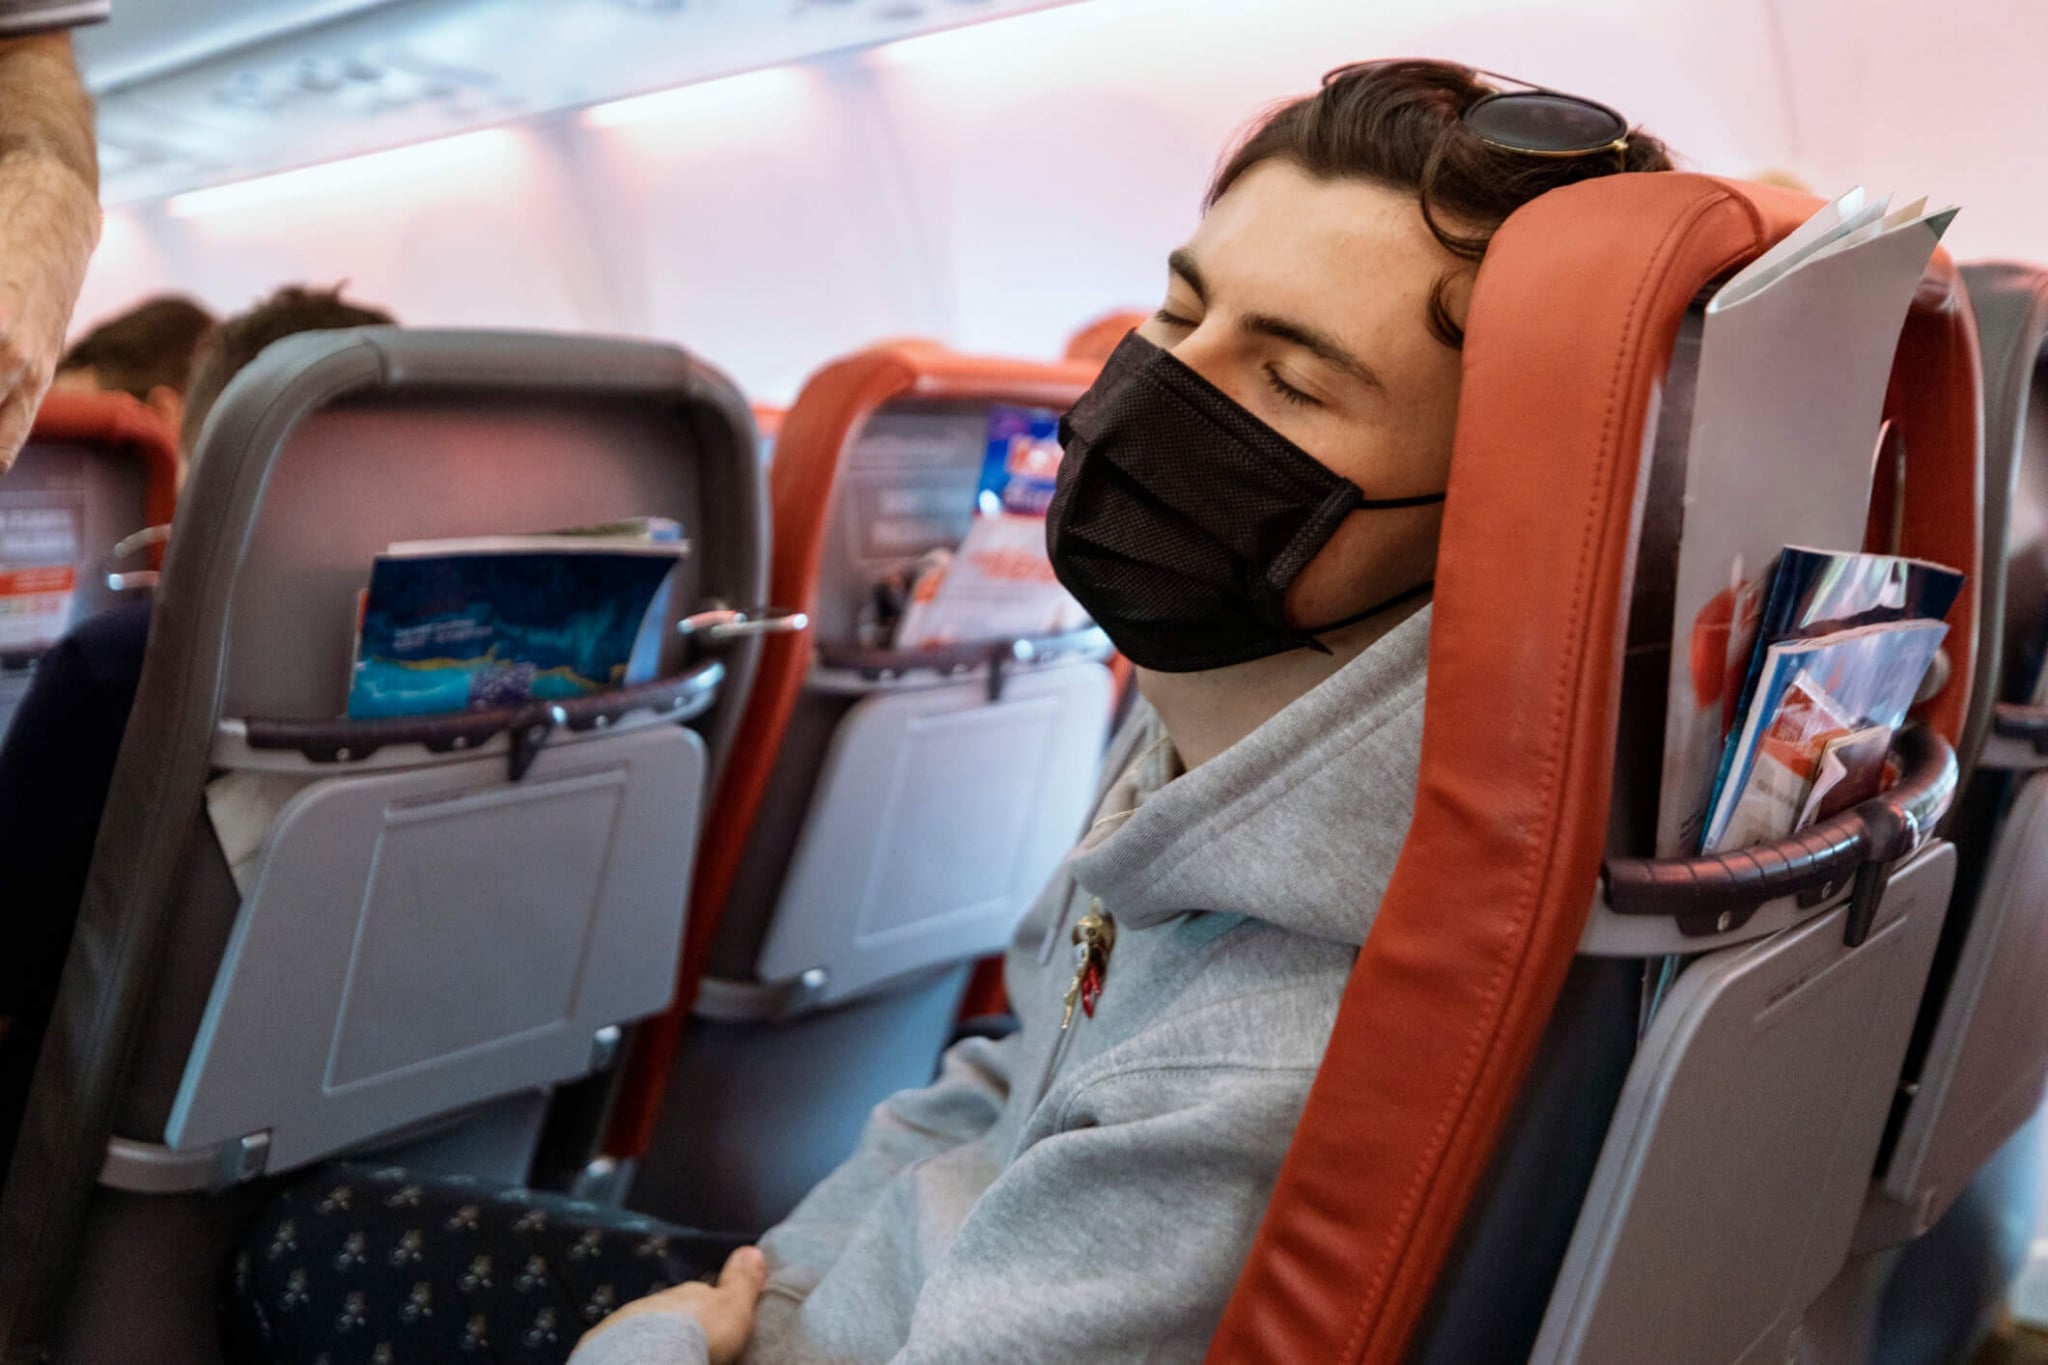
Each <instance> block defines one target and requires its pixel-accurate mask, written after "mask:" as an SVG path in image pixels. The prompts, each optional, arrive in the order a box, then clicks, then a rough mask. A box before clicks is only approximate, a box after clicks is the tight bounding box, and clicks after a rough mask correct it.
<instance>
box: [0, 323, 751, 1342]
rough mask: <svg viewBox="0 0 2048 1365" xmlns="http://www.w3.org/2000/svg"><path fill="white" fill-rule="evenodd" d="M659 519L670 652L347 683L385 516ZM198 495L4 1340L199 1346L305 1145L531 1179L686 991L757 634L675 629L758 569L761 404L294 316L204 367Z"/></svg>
mask: <svg viewBox="0 0 2048 1365" xmlns="http://www.w3.org/2000/svg"><path fill="white" fill-rule="evenodd" d="M643 515H647V516H665V517H672V518H674V519H676V520H677V521H679V522H680V523H681V524H682V525H683V527H684V528H685V534H686V535H687V536H688V537H689V541H690V545H689V552H688V553H687V555H685V556H684V557H683V558H682V560H681V561H680V566H679V568H678V570H677V572H676V576H675V578H674V579H673V580H672V586H671V590H670V593H669V596H668V599H667V601H668V606H669V611H670V620H669V625H670V629H668V630H666V631H665V637H666V647H665V654H666V658H665V659H664V661H663V667H662V670H661V675H660V676H659V677H658V678H657V679H656V680H655V681H652V682H648V683H644V684H637V685H634V686H630V687H627V688H624V689H621V690H618V691H614V692H609V693H599V694H593V695H590V696H587V697H581V698H578V699H575V700H571V701H562V702H556V703H548V704H537V705H529V706H523V707H512V708H505V709H501V710H472V711H466V712H461V713H457V714H454V715H445V716H433V717H421V718H398V719H390V720H376V721H347V720H337V719H335V717H337V716H340V715H342V714H344V712H345V710H346V698H347V692H348V687H349V676H350V663H351V660H350V644H351V639H352V635H353V630H352V623H353V622H354V621H355V620H356V617H357V611H358V606H357V603H358V593H359V591H360V589H361V588H362V587H363V585H364V584H365V583H367V581H368V577H369V573H370V569H371V565H372V562H373V560H374V558H375V556H376V555H377V554H379V553H380V552H381V551H383V550H384V549H385V547H386V546H387V545H389V544H391V543H392V542H394V541H403V540H421V539H440V538H446V537H461V536H482V535H491V534H504V533H514V532H533V531H545V530H548V529H551V528H556V527H563V526H571V525H587V524H595V523H599V522H606V521H612V520H616V519H619V518H621V517H628V516H643ZM182 518H183V522H184V524H185V526H186V527H187V528H188V533H186V534H183V535H181V536H180V537H179V538H178V539H177V540H176V541H175V542H174V543H173V545H172V547H171V549H170V552H169V554H168V556H167V557H166V563H165V566H164V570H163V576H162V581H161V584H160V586H159V588H158V592H157V598H156V606H155V614H154V617H153V621H152V634H151V640H150V646H149V651H148V654H147V657H146V660H145V664H144V670H143V674H142V679H141V684H140V688H139V691H138V694H137V697H136V701H135V707H134V712H133V721H132V723H131V724H130V726H129V728H128V733H127V738H126V740H125V742H124V744H123V747H122V750H121V754H120V758H119V761H118V764H117V767H116V770H115V774H114V778H113V784H112V788H111V791H110V794H109V799H108V805H107V813H106V817H105V820H104V823H103V826H102V830H101V836H100V839H99V841H98V846H97V849H96V852H95V859H94V864H93V867H92V872H91V878H90V882H89V886H88V890H87V892H86V896H85V900H84V903H83V905H82V906H81V909H80V915H79V922H78V928H77V932H76V936H75V938H74V941H73V945H72V950H71V954H70V957H69V960H68V961H67V963H66V965H65V972H64V977H63V980H62V986H61V992H60V995H59V998H58V1002H57V1008H56V1012H55V1015H54V1017H53V1019H52V1021H51V1025H50V1033H49V1039H48V1042H47V1044H46V1046H45V1048H44V1050H43V1053H42V1056H41V1061H40V1064H39V1066H38V1069H37V1075H36V1077H35V1082H34V1088H33V1092H32V1095H31V1099H30V1107H29V1112H28V1117H27V1121H26V1123H25V1124H24V1127H23V1131H22V1135H21V1140H20V1144H19V1146H18V1148H17V1150H16V1155H15V1158H14V1161H13V1163H12V1165H11V1167H10V1169H9V1171H8V1172H7V1183H6V1187H5V1192H4V1201H0V1240H4V1242H5V1244H6V1245H7V1247H8V1248H9V1250H8V1254H7V1256H6V1257H5V1258H4V1265H0V1357H4V1358H6V1359H10V1360H11V1359H17V1358H31V1357H34V1358H40V1357H37V1355H36V1353H37V1351H38V1350H41V1349H45V1348H51V1349H54V1351H55V1355H56V1358H57V1359H59V1360H79V1361H100V1360H140V1359H149V1360H152V1361H165V1362H183V1361H194V1362H197V1361H205V1360H211V1359H216V1358H217V1356H218V1352H219V1344H218V1342H217V1340H216V1339H215V1337H214V1332H215V1327H214V1318H213V1304H214V1298H215V1293H216V1289H217V1286H216V1285H215V1284H214V1282H213V1278H212V1277H213V1276H214V1274H215V1273H216V1272H217V1270H218V1267H219V1266H220V1264H221V1259H222V1256H223V1255H224V1253H225V1249H226V1246H227V1240H226V1239H227V1238H228V1237H230V1236H231V1235H232V1230H233V1226H234V1223H235V1218H236V1215H237V1214H238V1213H239V1212H241V1211H242V1210H245V1209H246V1208H247V1207H249V1206H250V1205H251V1204H252V1203H256V1202H260V1200H261V1199H262V1197H263V1196H264V1194H265V1192H266V1190H267V1189H269V1188H272V1187H274V1185H275V1183H276V1179H275V1178H277V1177H281V1176H283V1175H285V1174H286V1173H288V1172H291V1171H294V1170H299V1169H302V1168H304V1167H306V1166H307V1165H309V1164H310V1163H314V1162H318V1161H322V1160H325V1159H328V1158H331V1157H336V1156H342V1155H352V1156H354V1155H362V1154H366V1153H372V1154H378V1155H381V1156H383V1157H384V1158H385V1159H388V1160H391V1161H393V1162H398V1163H403V1164H406V1165H408V1166H412V1167H415V1168H418V1169H422V1170H427V1171H457V1172H463V1173H467V1174H474V1175H480V1176H486V1177H490V1178H496V1179H504V1180H509V1181H512V1182H514V1183H521V1182H523V1181H524V1180H525V1179H526V1177H527V1173H528V1171H529V1169H530V1168H531V1166H532V1164H533V1162H534V1159H535V1153H536V1147H537V1142H538V1138H539V1133H540V1129H541V1126H542V1123H543V1120H545V1119H547V1118H549V1117H550V1115H549V1113H548V1110H549V1096H550V1093H551V1091H552V1090H553V1089H554V1088H555V1087H558V1086H561V1085H563V1084H564V1083H567V1082H571V1081H575V1080H578V1079H580V1078H584V1077H588V1076H591V1075H592V1074H593V1073H597V1072H601V1071H603V1070H604V1069H605V1068H606V1067H607V1066H608V1065H609V1064H610V1062H611V1059H612V1057H613V1054H615V1052H616V1051H617V1048H618V1042H619V1029H620V1027H621V1026H622V1025H627V1024H629V1023H631V1022H632V1021H634V1020H635V1019H638V1018H641V1017H645V1016H647V1015H651V1014H654V1013H657V1012H659V1011H660V1010H662V1009H663V1008H665V1007H666V1006H667V1004H668V1001H669V999H670V996H671V993H672V991H673V989H674V978H673V966H672V964H673V962H674V959H675V955H676V953H677V952H678V951H679V950H680V944H681V936H682V920H683V914H684V908H685V904H686V899H687V890H688V886H689V878H690V871H691V866H692V859H693V855H694V850H695V844H696V834H697V826H698V821H699V816H700V813H701V810H702V803H703V801H704V799H705V796H706V794H707V792H708V790H709V783H710V782H711V781H712V780H713V779H714V778H715V776H716V774H717V772H718V771H719V769H720V767H721V765H722V764H723V763H724V761H725V759H726V755H727V753H728V752H729V750H730V749H731V747H732V744H733V740H734V734H735V730H736V727H737V724H738V719H739V710H740V707H741V705H742V703H743V698H744V695H745V691H746V688H747V686H748V684H749V681H750V678H751V672H752V667H753V660H754V655H755V654H756V653H758V649H759V643H758V641H757V640H754V639H750V638H742V639H739V640H738V641H737V642H736V643H735V642H728V644H727V646H726V647H725V648H723V649H722V650H720V649H715V648H714V649H707V648H702V647H699V646H696V645H692V644H691V643H689V642H688V641H686V640H685V639H684V638H683V637H682V634H681V633H680V632H678V631H677V630H675V629H673V626H674V624H675V623H676V620H677V617H678V616H679V615H681V614H684V613H692V614H694V613H695V612H697V611H698V610H699V609H700V608H703V607H706V606H709V605H710V604H714V603H716V604H725V605H727V606H732V605H744V606H752V605H753V604H756V603H758V602H759V601H760V600H761V596H762V592H763V589H764V587H765V578H766V573H765V568H766V539H765V518H764V509H763V503H762V496H761V474H760V468H759V465H758V462H757V460H756V458H755V454H754V438H753V425H752V422H751V420H750V418H749V417H748V415H747V412H746V408H745V406H744V404H743V402H742V401H741V399H740V398H739V397H738V395H737V393H736V391H735V390H734V389H733V387H732V386H731V384H730V383H729V382H728V381H726V380H725V379H724V378H723V377H722V376H721V375H719V374H717V373H716V372H715V371H712V370H710V369H709V368H707V367H705V366H703V365H701V364H699V363H698V362H696V361H695V360H693V359H691V358H690V357H688V356H686V355H685V354H683V353H682V352H681V351H679V350H677V349H675V348H673V347H669V346H663V345H652V344H644V343H634V342H621V341H611V340H599V339H586V338H577V337H566V336H543V335H522V334H508V333H482V332H435V331H417V332H414V331H405V330H401V329H398V328H370V329H361V330H356V331H349V332H322V333H308V334H304V335H300V336H294V337H291V338H288V339H287V340H285V341H282V342H280V343H278V344H277V345H274V346H272V347H271V348H269V349H268V350H267V351H265V352H264V353H263V355H262V356H261V357H260V358H259V359H258V360H257V361H256V362H255V363H254V364H252V365H251V366H249V367H248V368H247V369H246V370H245V371H244V372H243V373H242V374H241V375H240V376H238V377H237V378H236V379H235V381H234V382H233V384H232V385H231V386H230V387H229V388H228V390H227V391H226V393H225V394H224V395H223V396H222V398H221V400H220V403H219V405H218V407H217V408H216V409H215V411H214V413H213V415H212V417H211V419H210V420H209V422H208V424H207V426H206V429H205V432H204V434H203V436H202V438H201V443H200V448H199V451H198V452H197V453H196V457H195V459H194V462H193V471H192V476H191V479H190V482H189V484H188V486H187V489H186V495H185V503H184V509H183V513H182ZM195 527H196V528H203V531H202V533H199V534H193V533H190V528H195ZM230 789H232V790H233V791H234V792H235V793H236V794H235V797H234V801H235V803H238V804H237V807H236V808H237V809H238V810H239V811H240V812H241V813H240V814H239V815H235V816H233V818H230V812H229V811H228V810H227V809H226V808H225V802H226V798H225V797H224V796H223V795H222V793H224V792H226V791H228V790H230ZM252 810H253V811H255V812H256V815H255V816H253V817H252V816H251V815H250V814H249V812H250V811H252ZM252 819H253V820H254V821H255V823H254V825H253V829H254V837H253V838H250V839H248V840H247V843H248V845H249V846H248V847H244V848H242V849H241V850H240V851H236V852H231V851H229V850H227V849H224V847H223V844H222V842H221V839H222V838H224V837H226V835H227V831H228V830H229V829H230V828H242V829H244V831H245V833H246V832H247V827H248V826H249V825H250V822H251V820H252ZM217 835H218V836H219V837H217ZM592 1126H593V1127H594V1123H593V1125H592ZM110 1304H118V1305H119V1306H120V1309H121V1311H119V1312H109V1311H107V1310H108V1307H109V1305H110Z"/></svg>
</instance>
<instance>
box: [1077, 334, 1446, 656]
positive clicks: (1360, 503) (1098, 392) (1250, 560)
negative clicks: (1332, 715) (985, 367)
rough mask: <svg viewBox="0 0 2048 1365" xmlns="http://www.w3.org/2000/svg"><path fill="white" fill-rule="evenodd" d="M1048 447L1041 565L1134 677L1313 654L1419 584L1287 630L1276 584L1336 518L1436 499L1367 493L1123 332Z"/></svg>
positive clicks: (1282, 589)
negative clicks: (1055, 473) (1060, 450)
mask: <svg viewBox="0 0 2048 1365" xmlns="http://www.w3.org/2000/svg"><path fill="white" fill-rule="evenodd" d="M1060 442H1061V445H1062V446H1063V447H1064V450H1065V454H1064V455H1063V456H1062V458H1061V461H1060V473H1059V485H1058V488H1057V490H1056V491H1055V492H1054V494H1053V499H1052V505H1051V506H1050V507H1049V508H1048V509H1047V511H1046V518H1045V534H1046V547H1047V549H1048V551H1049V552H1050V554H1051V556H1052V566H1053V571H1054V572H1055V573H1056V574H1058V575H1059V580H1060V582H1061V583H1062V584H1063V585H1065V587H1066V589H1067V591H1068V592H1070V593H1072V594H1073V595H1074V596H1075V598H1077V599H1078V600H1079V601H1080V603H1081V605H1082V606H1083V607H1084V608H1086V609H1087V611H1088V613H1089V614H1090V615H1091V616H1093V617H1094V618H1095V623H1096V624H1097V625H1099V626H1101V627H1102V629H1103V630H1104V631H1105V632H1107V633H1108V635H1109V638H1110V639H1111V640H1112V641H1113V642H1115V644H1116V647H1117V648H1118V649H1119V650H1121V651H1122V652H1123V654H1124V655H1125V657H1127V658H1128V659H1130V660H1131V662H1133V663H1135V664H1137V665H1138V666H1139V667H1140V668H1148V669H1152V670H1153V671H1155V672H1159V673H1194V672H1198V671H1200V670H1202V669H1207V668H1222V667H1225V666H1227V665H1229V664H1237V663H1244V662H1246V661H1247V660H1251V659H1261V658H1264V657H1266V656H1267V655H1269V654H1278V653H1281V652H1282V651H1284V650H1289V649H1318V650H1321V649H1324V646H1323V645H1322V643H1321V642H1319V641H1318V640H1317V639H1316V638H1315V637H1316V636H1317V635H1320V634H1322V633H1324V632H1327V631H1332V630H1336V629H1338V628H1340V627H1342V626H1347V625H1350V624H1352V623H1353V622H1356V621H1363V620H1364V619H1365V618H1367V617H1368V616H1373V615H1377V614H1378V613H1380V612H1382V611H1385V610H1387V609H1388V608H1390V607H1393V606H1397V605H1399V604H1400V603H1402V602H1405V601H1408V600H1409V599H1411V598H1414V597H1417V596H1420V595H1421V594H1422V593H1425V592H1427V591H1428V590H1429V588H1430V583H1429V582H1428V581H1424V582H1422V583H1419V584H1417V585H1416V586H1414V587H1412V588H1409V589H1407V590H1405V591H1403V592H1400V593H1397V594H1395V595H1394V596H1393V597H1390V598H1388V599H1387V600H1386V601H1384V602H1378V603H1375V604H1374V605H1372V606H1371V607H1369V608H1367V609H1366V610H1364V611H1362V612H1359V613H1357V614H1356V615H1354V616H1348V617H1346V618H1345V619H1343V620H1341V621H1332V622H1330V623H1329V624H1327V625H1322V626H1317V627H1315V628H1314V629H1312V630H1297V629H1296V628H1294V627H1293V626H1290V625H1288V624H1287V617H1286V614H1285V612H1284V610H1283V606H1282V604H1283V602H1284V600H1285V598H1286V595H1287V587H1288V585H1289V584H1290V583H1292V582H1293V581H1294V580H1295V578H1296V577H1297V576H1298V575H1299V574H1300V573H1301V571H1302V569H1303V568H1305V567H1306V566H1307V564H1308V562H1309V561H1310V560H1311V559H1314V558H1315V557H1316V553H1317V551H1319V550H1321V549H1322V548H1323V546H1324V545H1325V544H1327V543H1328V542H1329V539H1330V537H1331V536H1332V535H1334V534H1336V531H1337V527H1338V526H1339V525H1340V524H1342V522H1343V520H1344V518H1345V517H1347V516H1349V515H1350V514H1351V513H1353V512H1358V511H1367V510H1371V509H1375V508H1394V507H1419V506H1423V505H1425V504H1428V503H1436V502H1442V501H1443V500H1444V495H1443V494H1441V493H1435V494H1430V495H1427V496H1423V497H1416V498H1381V499H1373V498H1368V497H1366V496H1365V494H1364V493H1363V492H1362V491H1361V490H1360V489H1359V487H1358V485H1357V484H1355V483H1352V482H1351V481H1350V480H1349V479H1346V478H1344V477H1342V476H1341V475H1338V474H1335V473H1332V472H1331V471H1330V470H1329V469H1328V468H1327V467H1326V466H1324V464H1323V463H1322V462H1321V461H1320V460H1318V459H1316V458H1315V457H1314V456H1313V455H1310V454H1309V453H1308V452H1307V451H1305V450H1303V449H1302V448H1301V447H1299V446H1297V445H1295V444H1294V443H1293V442H1292V441H1290V440H1288V439H1287V438H1286V437H1284V436H1282V435H1281V434H1280V433H1279V432H1277V431H1275V430H1273V429H1272V428H1271V427H1269V426H1267V425H1266V424H1265V423H1264V422H1261V421H1260V420H1259V419H1258V418H1256V417H1254V416H1252V414H1251V413H1249V412H1247V411H1245V410H1244V409H1243V408H1242V407H1239V406H1238V405H1237V404H1236V403H1234V402H1232V401H1231V400H1230V398H1229V396H1228V395H1226V394H1225V393H1223V391H1222V390H1220V389H1218V388H1217V387H1216V386H1215V385H1213V384H1211V383H1210V382H1209V381H1208V380H1206V379H1204V378H1202V376H1200V375H1199V374H1196V373H1195V372H1194V371H1193V370H1191V369H1189V368H1188V367H1187V366H1186V365H1184V364H1182V363H1181V362H1180V361H1178V360H1176V359H1174V357H1173V356H1172V355H1171V354H1170V353H1169V352H1167V351H1164V350H1161V349H1160V348H1159V347H1157V346H1154V345H1152V344H1151V343H1150V342H1148V341H1146V340H1144V339H1143V338H1141V337H1139V336H1137V335H1136V334H1133V335H1131V336H1129V337H1126V338H1125V339H1124V341H1123V344H1122V345H1120V346H1118V347H1117V348H1116V350H1115V351H1114V352H1113V353H1112V354H1111V355H1110V357H1109V361H1108V363H1107V364H1105V365H1104V366H1103V368H1102V373H1101V375H1100V376H1099V377H1098V378H1097V379H1096V381H1095V384H1094V386H1093V387H1091V388H1090V389H1089V390H1088V392H1087V393H1085V394H1083V395H1081V398H1080V400H1079V401H1078V402H1076V403H1075V404H1074V406H1073V410H1072V411H1070V412H1068V413H1067V415H1066V417H1064V418H1063V419H1061V422H1060ZM1325 652H1327V650H1325Z"/></svg>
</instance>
